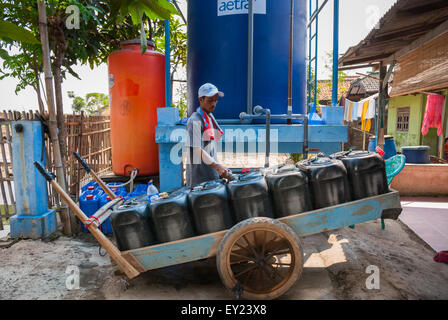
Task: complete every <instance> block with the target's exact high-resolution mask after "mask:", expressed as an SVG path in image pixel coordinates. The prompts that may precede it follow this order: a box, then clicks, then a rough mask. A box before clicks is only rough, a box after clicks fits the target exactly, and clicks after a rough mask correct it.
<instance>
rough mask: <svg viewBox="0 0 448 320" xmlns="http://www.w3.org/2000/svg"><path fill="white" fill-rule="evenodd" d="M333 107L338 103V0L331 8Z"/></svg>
mask: <svg viewBox="0 0 448 320" xmlns="http://www.w3.org/2000/svg"><path fill="white" fill-rule="evenodd" d="M333 16H334V22H333V84H332V86H333V95H332V105H333V107H335V106H337V105H338V73H339V72H338V71H339V69H338V60H339V0H334V10H333Z"/></svg>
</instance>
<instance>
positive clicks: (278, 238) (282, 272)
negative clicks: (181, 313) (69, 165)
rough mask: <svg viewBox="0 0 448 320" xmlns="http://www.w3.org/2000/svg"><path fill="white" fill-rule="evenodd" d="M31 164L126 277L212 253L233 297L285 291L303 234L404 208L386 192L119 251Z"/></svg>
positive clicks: (298, 264) (297, 270)
mask: <svg viewBox="0 0 448 320" xmlns="http://www.w3.org/2000/svg"><path fill="white" fill-rule="evenodd" d="M35 165H36V167H37V168H38V169H39V171H40V172H41V173H42V174H43V175H44V177H45V178H46V179H47V180H48V181H49V182H50V183H51V185H52V186H53V188H54V189H55V190H56V191H57V192H58V193H59V194H60V195H61V197H62V199H64V201H66V202H67V204H68V205H69V206H70V208H71V209H72V210H73V211H74V213H75V214H76V216H77V217H78V218H79V219H80V220H81V222H82V223H84V224H85V225H86V227H87V228H88V230H89V231H90V232H91V233H92V235H93V236H94V237H95V238H96V239H97V240H98V242H99V243H100V244H101V245H102V246H103V247H104V248H105V249H106V250H107V252H108V253H109V255H110V257H111V259H113V260H114V261H115V262H116V263H117V265H118V267H119V268H120V269H121V270H122V272H123V273H124V274H125V275H126V276H127V277H128V278H129V279H132V278H135V277H137V276H138V275H139V274H141V273H144V272H147V271H149V270H154V269H159V268H164V267H168V266H173V265H179V264H182V263H187V262H192V261H197V260H202V259H206V258H211V257H216V266H217V269H218V273H219V276H220V278H221V280H222V282H223V284H224V286H225V287H226V288H227V289H229V291H230V292H231V293H233V295H234V296H235V297H236V298H244V299H275V298H278V297H280V296H281V295H283V294H284V293H286V292H287V291H288V290H289V289H290V288H291V287H292V286H293V285H294V284H295V283H296V282H297V281H298V280H299V279H300V277H301V274H302V271H303V264H304V258H303V246H302V242H301V240H300V238H301V237H304V236H308V235H312V234H317V233H321V232H326V231H329V230H335V229H339V228H343V227H347V226H350V225H355V224H359V223H363V222H367V221H372V220H376V219H395V220H396V219H397V218H398V216H399V215H400V213H401V211H402V208H401V204H400V197H399V194H398V192H397V191H395V190H389V192H388V193H386V194H381V195H378V196H374V197H369V198H364V199H361V200H356V201H351V202H347V203H343V204H339V205H336V206H331V207H326V208H322V209H318V210H313V211H308V212H305V213H300V214H296V215H292V216H288V217H282V218H278V219H271V218H266V217H256V218H250V219H246V220H244V221H241V222H239V223H238V224H236V225H234V226H233V227H232V228H231V229H229V230H223V231H219V232H215V233H210V234H205V235H200V236H195V237H191V238H187V239H182V240H178V241H172V242H166V243H161V244H156V245H152V246H148V247H144V248H138V249H133V250H128V251H119V250H118V248H117V247H115V245H114V244H113V243H112V242H111V241H110V240H109V239H108V238H107V237H106V236H104V234H103V233H102V232H101V231H100V229H99V228H98V225H99V222H98V221H97V218H92V217H87V216H86V215H85V214H84V213H83V212H82V211H81V210H80V209H79V207H78V206H77V205H76V204H75V203H74V202H73V201H72V200H71V199H70V197H69V196H68V195H67V194H66V193H65V192H64V191H63V190H62V189H61V187H60V186H59V185H58V184H57V182H55V181H54V176H53V175H52V174H50V173H49V172H47V171H46V170H45V169H44V168H43V167H42V165H40V164H39V163H35ZM93 176H96V175H93ZM100 185H101V186H104V183H103V184H100ZM105 190H106V189H105ZM115 201H119V200H115ZM110 211H111V210H110V209H109V210H107V212H110ZM109 214H110V213H109ZM95 215H96V216H97V214H95ZM102 216H103V218H104V217H107V216H108V214H107V213H106V214H103V215H102Z"/></svg>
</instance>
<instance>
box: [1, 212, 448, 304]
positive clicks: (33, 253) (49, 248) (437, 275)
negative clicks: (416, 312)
mask: <svg viewBox="0 0 448 320" xmlns="http://www.w3.org/2000/svg"><path fill="white" fill-rule="evenodd" d="M302 244H303V246H304V254H305V257H304V259H305V260H304V261H305V264H304V271H303V274H302V277H301V279H300V280H299V281H298V282H297V283H296V284H295V285H294V286H293V287H292V288H291V290H290V291H289V292H287V293H286V294H285V295H284V296H282V297H281V299H286V300H298V299H303V300H309V299H335V300H337V299H359V300H366V299H369V300H377V299H379V300H389V299H448V286H446V285H445V284H446V283H448V264H443V263H437V262H435V261H434V260H433V257H434V255H435V251H434V250H433V249H432V248H431V247H430V246H429V245H428V244H426V243H425V242H424V241H422V240H421V239H420V238H419V237H418V236H416V235H415V234H414V233H413V232H412V231H411V230H410V229H409V228H408V227H407V226H406V225H405V224H403V223H402V222H401V221H399V220H398V221H390V220H387V221H386V230H382V229H381V227H380V222H379V221H370V222H367V223H363V224H360V225H357V226H356V227H355V229H350V228H342V229H339V230H334V231H328V232H325V233H321V234H316V235H312V236H308V237H304V238H302ZM102 251H104V250H102ZM101 253H103V252H101ZM73 266H74V267H76V268H77V269H78V270H79V280H80V281H79V289H73V290H68V289H67V283H68V286H69V287H70V285H71V282H70V279H71V278H70V277H73V274H71V272H72V271H71V270H72V269H70V268H73ZM369 266H370V267H369ZM372 266H373V267H372ZM368 268H373V269H376V268H377V270H378V271H379V289H368V288H367V285H366V281H367V280H368V277H369V276H370V273H367V271H366V270H368ZM114 270H116V267H115V266H114V265H112V264H111V262H110V260H109V257H108V256H107V255H105V256H101V255H100V252H99V246H98V243H97V242H96V240H95V239H93V237H92V236H91V235H90V234H81V235H79V236H78V237H76V238H67V237H59V238H57V239H55V240H53V241H48V242H44V241H40V240H37V241H33V240H21V241H19V242H17V243H15V244H12V245H11V246H10V247H9V248H7V247H4V248H2V249H0V288H1V290H0V299H5V300H6V299H8V300H9V299H89V300H91V299H166V300H176V299H198V300H214V299H234V297H233V296H232V295H231V294H230V293H229V292H228V291H227V290H226V289H225V288H224V286H223V285H222V283H221V280H220V278H219V276H218V273H217V270H216V261H215V259H214V258H211V259H207V260H203V261H197V262H192V263H186V264H182V265H178V266H174V267H168V268H163V269H159V270H153V271H148V272H146V273H144V274H141V275H140V276H138V277H137V278H135V279H132V280H127V279H126V278H125V277H123V276H117V275H115V274H114ZM367 282H369V281H367ZM73 283H74V282H73Z"/></svg>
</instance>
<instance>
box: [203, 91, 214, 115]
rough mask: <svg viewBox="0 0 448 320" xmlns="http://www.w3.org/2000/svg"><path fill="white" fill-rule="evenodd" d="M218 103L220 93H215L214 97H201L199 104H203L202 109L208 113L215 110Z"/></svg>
mask: <svg viewBox="0 0 448 320" xmlns="http://www.w3.org/2000/svg"><path fill="white" fill-rule="evenodd" d="M217 103H218V94H215V95H214V96H212V97H200V98H199V104H200V105H201V108H202V110H204V111H205V112H207V113H210V112H213V111H215V108H216V104H217Z"/></svg>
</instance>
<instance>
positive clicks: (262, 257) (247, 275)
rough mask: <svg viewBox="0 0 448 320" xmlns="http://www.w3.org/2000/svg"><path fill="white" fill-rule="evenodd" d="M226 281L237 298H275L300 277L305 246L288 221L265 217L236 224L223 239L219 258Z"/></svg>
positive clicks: (221, 271) (219, 271)
mask: <svg viewBox="0 0 448 320" xmlns="http://www.w3.org/2000/svg"><path fill="white" fill-rule="evenodd" d="M216 264H217V267H218V273H219V276H220V277H221V280H222V282H223V284H224V285H225V286H226V287H227V288H228V289H230V290H232V291H233V293H234V294H235V296H236V297H237V298H240V297H242V298H245V299H275V298H277V297H279V296H281V295H282V294H284V293H285V292H286V291H288V290H289V289H290V288H291V286H292V285H293V284H294V283H295V282H296V281H297V280H298V279H299V278H300V276H301V274H302V269H303V249H302V245H301V243H300V239H299V237H298V236H297V234H296V233H295V232H294V230H292V229H291V228H290V227H288V226H287V225H286V224H284V223H282V222H280V221H278V220H274V219H270V218H265V217H256V218H250V219H247V220H244V221H241V222H240V223H238V224H237V225H235V226H233V228H231V229H230V230H229V231H228V232H227V233H226V235H225V237H224V238H223V240H222V241H221V243H220V245H219V248H218V253H217V257H216Z"/></svg>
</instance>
